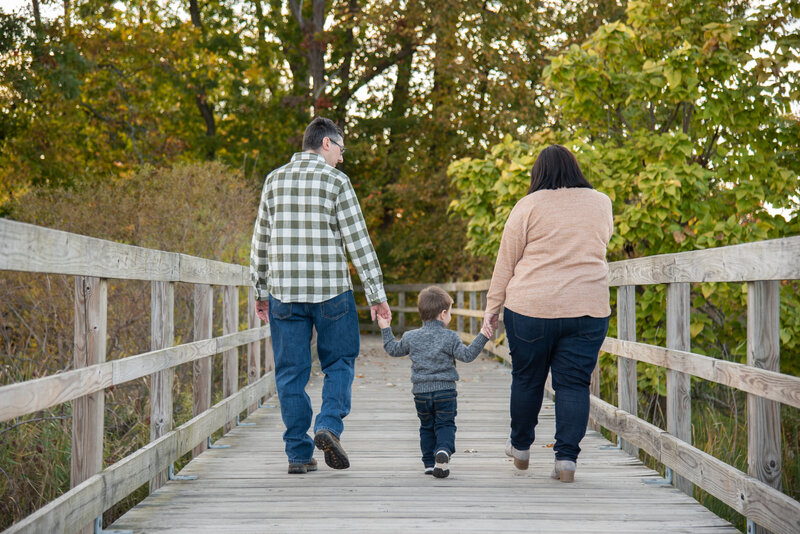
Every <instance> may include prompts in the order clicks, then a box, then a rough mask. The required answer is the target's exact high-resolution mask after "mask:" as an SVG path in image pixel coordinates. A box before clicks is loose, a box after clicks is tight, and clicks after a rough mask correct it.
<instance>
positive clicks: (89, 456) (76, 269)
mask: <svg viewBox="0 0 800 534" xmlns="http://www.w3.org/2000/svg"><path fill="white" fill-rule="evenodd" d="M0 271H21V272H29V273H47V274H57V275H68V276H74V277H75V310H74V317H75V321H74V322H75V343H74V349H75V350H74V354H75V361H74V367H75V368H74V369H72V370H69V371H65V372H61V373H56V374H53V375H49V376H45V377H41V378H36V379H32V380H27V381H24V382H19V383H15V384H9V385H6V386H2V387H0V422H1V421H8V420H10V419H14V418H18V417H22V416H25V415H28V414H32V413H35V412H38V411H40V410H44V409H47V408H50V407H53V406H57V405H59V404H62V403H65V402H72V403H73V410H72V411H73V416H72V420H73V432H72V433H73V435H72V467H71V485H72V489H70V490H69V491H67V492H66V493H64V494H63V495H61V496H60V497H58V498H57V499H55V500H54V501H52V502H50V503H48V504H47V505H45V506H44V507H42V508H40V509H39V510H37V511H36V512H34V513H32V514H30V515H29V516H27V517H25V518H24V519H22V520H21V521H19V522H17V523H15V524H14V525H12V526H11V527H10V529H9V530H8V532H29V531H33V532H78V531H81V532H91V531H92V526H93V525H92V523H93V521H94V520H95V519H96V518H98V516H101V514H102V513H103V512H104V511H106V510H108V509H109V508H110V507H112V506H113V505H114V504H116V503H118V502H119V501H120V500H122V499H123V498H125V497H126V496H127V495H129V494H130V493H132V492H133V491H134V490H136V489H137V488H138V487H139V486H141V485H142V484H143V483H145V482H147V481H148V480H149V481H150V490H151V491H153V490H155V489H156V488H158V487H159V486H161V485H162V484H163V483H164V482H165V481H166V479H167V477H168V473H167V470H168V468H170V469H169V470H170V471H171V467H172V464H173V463H174V462H175V461H176V460H178V459H180V457H181V456H182V455H184V454H186V453H187V452H189V451H193V454H194V455H197V454H201V453H202V452H203V451H204V450H205V449H206V447H207V442H208V441H210V439H211V436H212V434H214V432H217V431H218V430H219V429H220V428H222V429H223V434H224V433H226V432H227V431H229V430H230V428H232V427H233V425H235V424H236V423H238V417H239V414H240V413H241V412H244V411H246V412H247V413H250V412H251V411H252V410H254V409H255V408H256V406H257V403H258V401H259V400H260V399H262V398H265V397H267V396H269V395H271V394H272V393H273V392H274V387H275V386H274V373H273V372H267V374H264V375H263V376H262V365H261V355H262V351H261V348H262V342H264V341H266V345H265V348H266V351H265V352H264V358H265V364H264V366H263V369H264V371H270V369H271V368H272V363H271V344H270V343H269V339H270V330H269V326H268V325H263V324H262V323H261V322H260V321H259V320H258V318H257V317H256V315H255V306H254V301H255V291H254V289H253V288H252V287H250V279H249V270H248V269H247V268H246V267H243V266H241V265H232V264H227V263H223V262H219V261H214V260H206V259H203V258H198V257H194V256H188V255H185V254H178V253H173V252H164V251H159V250H150V249H146V248H141V247H135V246H130V245H124V244H120V243H114V242H111V241H106V240H102V239H96V238H91V237H86V236H81V235H76V234H71V233H68V232H62V231H58V230H51V229H48V228H41V227H38V226H34V225H30V224H24V223H19V222H15V221H10V220H6V219H0ZM108 279H124V280H139V281H145V282H150V284H151V349H152V350H150V351H148V352H144V353H141V354H136V355H131V356H127V357H123V358H119V359H116V360H113V361H105V359H106V343H105V339H106V323H107V293H108V283H107V280H108ZM175 283H189V284H193V285H194V297H193V298H194V317H193V322H194V325H193V326H194V328H193V331H194V341H192V342H188V343H184V344H180V345H174V294H175ZM214 286H220V291H221V292H222V316H223V317H222V324H223V335H221V336H217V337H213V336H212V314H213V309H214V305H213V291H214V289H213V287H214ZM240 287H247V288H248V299H247V300H248V302H247V310H248V312H247V314H248V315H247V323H248V326H249V327H248V329H247V330H239V289H240ZM242 346H247V348H248V350H247V382H248V384H249V385H247V386H246V387H244V388H243V389H241V390H240V389H239V384H238V379H239V372H238V370H239V364H238V357H239V355H238V348H239V347H242ZM215 354H222V389H223V391H222V396H223V397H224V400H222V401H221V402H219V403H217V404H216V405H215V406H213V407H212V406H211V404H210V401H211V398H212V395H211V385H212V383H211V374H212V361H211V360H212V357H213V356H214V355H215ZM189 363H191V364H192V365H193V381H192V392H193V397H194V398H193V415H194V417H193V419H191V420H190V421H188V422H186V423H185V424H183V425H181V426H180V427H178V428H176V429H174V430H173V429H172V409H173V407H172V382H173V374H174V369H175V367H177V366H179V365H183V364H189ZM145 377H149V382H150V384H149V385H150V387H149V390H150V406H151V413H150V425H151V428H150V438H151V441H150V443H149V444H148V445H146V446H145V447H143V448H141V449H139V450H138V451H136V452H134V453H133V454H131V455H129V456H127V457H126V458H124V459H122V460H120V461H119V462H117V463H116V464H114V465H112V466H110V467H107V468H106V469H102V464H103V435H104V431H103V420H104V417H103V412H104V408H103V406H104V390H105V389H106V388H109V387H112V386H117V385H120V384H124V383H127V382H130V381H132V380H137V379H141V378H145Z"/></svg>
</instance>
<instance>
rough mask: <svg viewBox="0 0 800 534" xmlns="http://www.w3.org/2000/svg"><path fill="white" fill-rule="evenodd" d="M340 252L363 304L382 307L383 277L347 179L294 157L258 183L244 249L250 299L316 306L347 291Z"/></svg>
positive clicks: (303, 155)
mask: <svg viewBox="0 0 800 534" xmlns="http://www.w3.org/2000/svg"><path fill="white" fill-rule="evenodd" d="M345 248H346V250H347V252H349V254H350V259H351V260H352V262H353V265H354V266H355V268H356V272H358V276H359V277H360V278H361V283H362V285H363V287H364V291H365V293H366V296H367V301H368V302H369V304H370V305H373V304H378V303H380V302H384V301H385V300H386V293H385V292H384V289H383V273H382V272H381V266H380V264H379V263H378V256H377V255H376V254H375V249H374V248H373V246H372V241H371V240H370V238H369V233H368V232H367V225H366V223H365V222H364V216H363V215H362V213H361V206H360V205H359V204H358V198H356V193H355V191H354V190H353V186H352V184H351V183H350V179H349V178H348V177H347V175H346V174H344V173H343V172H341V171H339V170H337V169H336V168H335V167H331V166H330V165H328V164H327V163H326V162H325V159H324V158H323V157H322V156H320V155H318V154H314V153H310V152H298V153H296V154H294V155H293V156H292V160H291V162H289V163H288V164H286V165H284V166H283V167H280V168H278V169H275V170H274V171H272V172H271V173H270V174H269V175H268V176H267V179H266V181H265V182H264V189H263V192H262V193H261V203H260V205H259V208H258V219H256V225H255V229H254V231H253V241H252V244H251V248H250V275H251V278H252V280H253V284H254V285H255V288H256V298H257V299H258V300H267V299H268V298H269V295H270V294H271V295H272V296H273V297H275V298H276V299H278V300H280V301H282V302H323V301H326V300H328V299H331V298H333V297H335V296H336V295H340V294H341V293H344V292H345V291H349V290H351V289H353V285H352V282H351V281H350V269H349V268H348V265H347V257H346V255H345Z"/></svg>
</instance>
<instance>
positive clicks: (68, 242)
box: [0, 219, 250, 286]
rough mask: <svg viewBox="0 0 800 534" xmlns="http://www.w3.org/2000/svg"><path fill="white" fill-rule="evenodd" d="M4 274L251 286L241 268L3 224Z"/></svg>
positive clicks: (0, 258) (0, 254)
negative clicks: (31, 273) (25, 273)
mask: <svg viewBox="0 0 800 534" xmlns="http://www.w3.org/2000/svg"><path fill="white" fill-rule="evenodd" d="M0 271H22V272H33V273H48V274H65V275H74V276H95V277H98V278H113V279H118V280H144V281H159V282H186V283H191V284H212V285H220V286H223V285H231V286H248V285H249V284H250V270H249V269H248V268H247V267H245V266H242V265H233V264H230V263H223V262H221V261H215V260H207V259H204V258H198V257H196V256H188V255H186V254H180V253H177V252H164V251H161V250H151V249H147V248H142V247H136V246H133V245H124V244H122V243H115V242H113V241H106V240H104V239H97V238H94V237H87V236H83V235H78V234H71V233H69V232H62V231H60V230H52V229H50V228H42V227H41V226H35V225H32V224H26V223H21V222H17V221H11V220H8V219H0Z"/></svg>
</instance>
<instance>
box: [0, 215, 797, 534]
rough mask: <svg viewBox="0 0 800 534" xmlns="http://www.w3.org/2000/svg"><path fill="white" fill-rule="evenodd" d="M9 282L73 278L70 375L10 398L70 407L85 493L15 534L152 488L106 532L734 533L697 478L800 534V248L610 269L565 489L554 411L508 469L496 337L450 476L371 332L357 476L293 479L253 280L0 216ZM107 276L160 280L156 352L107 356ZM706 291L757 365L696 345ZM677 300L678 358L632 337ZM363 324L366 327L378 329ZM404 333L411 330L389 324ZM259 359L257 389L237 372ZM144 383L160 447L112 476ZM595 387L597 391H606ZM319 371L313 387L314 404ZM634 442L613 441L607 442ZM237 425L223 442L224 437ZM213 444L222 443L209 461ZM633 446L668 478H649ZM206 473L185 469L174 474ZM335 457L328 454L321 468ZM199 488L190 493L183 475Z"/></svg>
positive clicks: (349, 427) (30, 406)
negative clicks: (118, 410) (706, 419)
mask: <svg viewBox="0 0 800 534" xmlns="http://www.w3.org/2000/svg"><path fill="white" fill-rule="evenodd" d="M0 271H26V272H39V273H55V274H63V275H71V276H74V277H75V321H74V323H75V344H74V346H75V362H74V368H73V369H72V370H69V371H65V372H61V373H57V374H55V375H52V376H46V377H43V378H37V379H34V380H29V381H26V382H22V383H18V384H11V385H6V386H3V387H0V417H1V419H0V420H2V421H6V420H10V419H14V418H20V417H24V416H25V415H28V414H32V413H36V412H37V411H39V410H43V409H46V408H49V407H52V406H56V405H58V404H61V403H66V402H71V403H72V412H73V435H72V444H73V445H72V446H73V449H72V451H73V453H72V489H71V490H69V491H67V492H66V493H64V494H63V495H61V496H60V497H58V498H57V499H55V500H54V501H52V502H50V503H49V504H47V505H45V506H44V507H42V508H41V509H39V510H38V511H36V512H34V513H33V514H31V515H29V516H28V517H26V518H24V519H22V520H20V521H18V522H17V523H16V524H14V525H13V526H11V527H10V528H9V529H8V530H7V532H42V533H54V532H76V531H89V532H91V531H92V528H95V529H96V530H98V531H99V530H100V528H101V525H100V524H99V523H100V521H96V519H98V518H101V517H102V514H103V512H104V511H106V510H108V509H109V508H111V507H112V506H113V505H114V504H115V503H117V502H119V501H120V500H122V499H123V498H125V497H126V496H127V495H129V494H130V493H132V492H133V491H134V490H136V489H137V488H138V487H139V486H141V485H142V484H146V483H148V482H149V486H150V496H149V497H147V498H146V499H144V500H143V501H142V502H141V503H140V504H139V505H138V506H136V507H134V508H133V509H131V510H130V511H129V512H127V513H126V514H125V515H123V516H122V517H121V518H119V519H118V520H117V521H116V523H115V524H114V525H111V526H109V527H107V528H110V529H115V530H118V531H119V530H128V531H132V532H155V531H162V530H163V531H167V530H169V531H172V532H267V531H270V532H306V531H346V532H406V531H409V530H418V531H423V532H426V531H430V532H432V531H437V532H517V531H520V532H522V531H525V532H530V531H533V532H661V531H667V530H668V531H672V532H735V531H736V530H735V529H734V528H733V527H732V526H731V525H730V524H728V523H726V522H725V521H723V520H721V519H720V518H718V517H717V516H715V515H714V514H712V513H711V512H710V511H708V510H706V509H705V508H703V507H702V506H701V505H700V504H699V503H698V502H697V501H695V500H694V499H693V498H692V497H691V494H692V490H693V486H694V485H696V486H698V487H700V488H702V489H703V490H705V491H707V492H708V493H710V494H712V495H714V496H716V497H717V498H718V499H719V500H721V501H723V502H725V503H726V504H728V505H729V506H731V507H732V508H733V509H735V510H737V511H738V512H739V513H741V514H743V515H744V516H746V517H747V518H748V532H751V531H752V532H756V531H771V532H776V533H797V532H800V503H798V502H797V501H795V500H794V499H792V498H790V497H789V496H787V495H785V494H784V493H783V492H782V491H781V489H780V480H781V477H780V475H781V458H782V452H781V433H780V405H781V404H786V405H789V406H793V407H796V408H799V407H800V378H798V377H795V376H789V375H785V374H781V373H780V372H778V361H779V360H778V358H779V345H780V340H779V327H780V318H779V309H780V307H779V304H780V284H781V281H784V280H796V279H800V237H795V238H788V239H780V240H773V241H764V242H758V243H751V244H745V245H737V246H731V247H720V248H716V249H708V250H702V251H695V252H688V253H680V254H670V255H664V256H655V257H651V258H641V259H636V260H628V261H624V262H617V263H614V264H612V265H611V270H610V275H609V280H610V284H611V285H612V286H615V287H617V300H618V308H617V311H616V313H617V319H618V320H617V322H618V325H619V326H618V332H617V333H616V337H615V338H612V337H609V338H607V340H606V342H605V344H604V345H603V349H602V350H603V351H605V352H607V353H609V354H613V355H616V356H617V357H618V369H619V377H618V385H619V387H618V399H619V402H618V404H619V406H613V405H611V404H609V403H608V402H606V401H604V400H602V399H600V398H598V397H597V396H594V397H593V398H592V409H591V410H592V411H591V417H592V420H591V425H592V428H593V429H594V430H590V431H589V432H588V433H587V437H586V438H585V439H584V441H583V442H582V444H581V446H582V448H583V452H582V454H581V457H580V459H579V464H578V473H577V476H576V481H575V483H574V484H562V483H560V482H557V481H554V480H551V479H550V478H549V472H550V469H551V467H552V461H553V456H552V449H551V448H550V447H548V445H550V446H552V442H553V437H552V435H553V431H554V420H553V407H552V404H547V403H546V404H545V406H544V408H543V414H542V417H541V423H540V426H539V427H538V428H537V441H536V443H535V444H534V447H533V450H532V453H533V454H532V462H531V469H530V470H529V471H527V472H519V471H515V470H514V468H513V466H512V464H511V463H510V462H509V461H508V459H507V458H505V456H504V454H503V448H504V444H505V439H506V437H507V435H508V423H509V421H508V393H509V384H510V380H511V379H510V374H509V372H508V367H507V366H506V365H504V364H503V363H501V360H507V359H508V350H507V348H506V347H505V346H503V345H502V344H494V343H490V344H489V345H487V352H488V353H490V354H491V355H493V356H494V357H495V358H489V357H487V356H484V357H482V358H479V359H478V360H476V361H475V362H473V363H471V364H465V365H460V366H459V372H460V373H461V375H462V382H461V383H460V385H459V415H458V417H457V420H456V422H457V425H458V428H459V430H458V434H457V437H456V449H457V450H456V454H455V455H454V456H453V459H452V463H451V473H452V474H451V476H450V477H449V478H446V479H434V478H433V477H429V476H425V475H423V474H422V464H421V462H420V460H419V450H418V434H417V429H418V426H417V422H416V416H415V413H414V408H413V403H412V402H411V393H410V384H409V382H408V374H409V365H410V364H409V362H408V361H407V359H391V358H389V357H387V356H385V355H384V354H383V352H382V349H381V345H380V341H379V339H378V338H377V337H376V336H374V335H364V336H363V337H362V350H361V356H360V357H359V359H358V361H357V367H356V379H355V382H354V385H353V410H352V413H351V415H350V416H349V417H348V418H347V419H346V421H345V433H344V434H343V436H342V442H343V444H344V446H345V448H346V449H347V450H348V452H349V454H350V457H351V458H350V459H351V468H350V469H348V470H346V471H334V470H331V469H329V468H327V466H325V465H324V463H322V462H321V465H320V469H319V471H317V472H313V473H308V474H306V475H291V476H290V475H287V474H286V466H287V464H286V458H285V455H284V454H283V443H282V440H281V434H282V432H283V428H282V423H281V421H280V414H279V410H278V408H277V398H276V397H275V396H274V395H273V393H274V379H273V373H272V371H271V353H270V343H269V327H268V326H265V325H261V324H259V322H258V320H257V318H256V317H255V315H254V314H253V312H252V310H253V305H252V302H253V298H254V297H253V292H252V290H248V293H247V295H248V297H247V299H248V303H247V310H248V316H247V319H246V321H244V322H246V324H247V329H244V330H242V329H241V328H240V322H241V321H240V319H239V317H238V310H239V294H240V290H246V289H242V288H248V287H249V275H248V272H247V269H246V268H245V267H242V266H237V265H229V264H224V263H220V262H215V261H209V260H204V259H200V258H196V257H190V256H186V255H182V254H176V253H168V252H161V251H154V250H148V249H142V248H138V247H132V246H128V245H121V244H117V243H112V242H108V241H103V240H99V239H94V238H89V237H85V236H80V235H75V234H69V233H65V232H59V231H54V230H49V229H45V228H40V227H36V226H32V225H27V224H22V223H17V222H13V221H8V220H0ZM109 279H133V280H144V281H149V282H150V283H151V284H152V291H151V344H152V347H151V348H152V350H151V351H149V352H146V353H143V354H137V355H131V356H128V357H125V358H121V359H118V360H113V361H105V357H106V346H105V340H106V312H107V294H108V285H107V280H109ZM693 282H727V283H746V284H747V286H748V291H747V297H748V310H747V313H748V327H747V364H737V363H733V362H728V361H723V360H718V359H714V358H709V357H706V356H702V355H699V354H694V353H692V352H691V347H690V334H689V310H690V306H689V294H690V284H691V283H693ZM176 283H189V284H194V328H193V332H194V341H192V342H189V343H184V344H180V345H175V344H174V324H173V314H174V311H173V302H174V287H175V284H176ZM648 284H665V285H666V286H667V346H666V347H657V346H652V345H647V344H642V343H637V342H636V341H635V331H636V328H635V305H636V303H635V291H634V290H635V286H637V285H648ZM441 285H442V286H443V287H444V288H445V289H447V290H449V291H452V292H453V293H454V294H455V295H456V296H457V303H456V308H457V309H454V315H456V316H457V323H456V325H455V328H457V329H458V330H459V332H460V333H461V334H462V337H463V338H464V339H465V340H469V339H471V338H472V335H473V334H472V333H471V332H476V331H477V327H478V325H477V323H478V320H479V318H480V317H481V316H482V312H481V310H482V304H483V302H482V300H483V298H485V291H486V290H487V289H488V282H487V281H483V282H470V283H449V284H441ZM423 287H424V285H421V284H420V285H410V286H388V287H387V291H389V292H390V294H391V295H392V296H391V300H392V304H396V305H394V306H393V311H394V314H395V318H396V319H395V321H394V322H395V324H396V325H397V326H398V327H399V329H403V328H404V327H405V314H406V313H411V312H414V311H415V309H414V308H412V307H407V306H406V297H407V296H411V295H413V293H415V292H417V291H419V290H421V289H422V288H423ZM215 288H217V289H218V290H220V291H221V292H222V301H223V308H222V310H223V311H222V314H223V317H222V322H223V335H222V336H220V337H212V328H211V325H212V317H211V314H212V310H213V300H212V295H213V291H214V289H215ZM369 328H370V325H365V330H368V329H369ZM396 330H397V329H396ZM242 346H246V347H247V351H246V354H247V355H246V358H247V370H248V372H247V376H246V377H243V378H242V379H241V380H240V377H239V376H238V372H237V369H238V361H237V358H238V354H239V350H238V348H239V347H242ZM217 354H221V355H222V356H221V357H222V360H223V380H222V382H223V397H224V398H223V400H222V401H220V402H219V403H217V404H215V405H214V406H211V401H210V399H211V398H212V394H211V393H212V392H211V364H212V358H213V357H214V355H217ZM637 361H640V362H646V363H649V364H654V365H658V366H661V367H663V368H666V369H667V428H665V429H662V428H658V427H655V426H653V425H651V424H649V423H647V422H645V421H643V420H642V419H640V418H638V417H637V413H636V412H637V409H636V398H637V389H636V388H637V386H636V384H637V382H636V362H637ZM185 364H191V365H192V366H193V377H194V378H193V392H194V414H195V416H194V417H193V418H192V419H190V420H189V421H187V422H186V423H184V424H182V425H180V426H178V427H174V426H173V422H172V413H173V406H172V382H173V374H174V368H175V367H177V366H179V365H185ZM691 376H694V377H697V378H700V379H703V380H708V381H712V382H716V383H719V384H723V385H726V386H730V387H734V388H738V389H739V390H741V391H744V392H746V393H747V396H748V464H749V468H748V473H743V472H741V471H739V470H738V469H736V468H734V467H732V466H730V465H728V464H726V463H724V462H723V461H721V460H719V459H717V458H714V457H713V456H710V455H709V454H707V453H705V452H703V451H701V450H699V449H698V448H696V447H694V446H693V445H692V443H691V427H690V424H691V419H690V415H691V413H690V411H691V403H690V400H691V398H690V391H691V388H690V387H689V385H690V382H689V381H690V378H691ZM141 378H148V380H149V386H150V406H151V418H150V419H151V441H150V443H149V444H147V445H146V446H145V447H143V448H141V449H139V450H138V451H136V452H135V453H133V454H131V455H130V456H128V457H126V458H124V459H122V460H120V461H118V462H117V463H115V464H113V465H110V466H107V467H105V468H103V467H102V466H103V460H104V459H103V452H102V451H103V412H104V405H103V403H104V390H105V389H106V388H109V387H112V386H114V385H117V384H123V383H126V382H128V381H131V380H136V379H141ZM593 387H594V388H595V393H596V394H597V393H598V392H599V387H598V381H597V380H595V382H594V384H593ZM320 388H321V377H320V375H319V373H318V372H315V373H314V376H313V378H312V383H311V385H310V387H309V393H310V395H311V397H312V399H313V400H314V401H316V403H317V404H318V402H319V391H320ZM600 427H604V428H606V429H608V430H610V431H611V432H612V433H614V434H615V435H616V436H618V437H619V439H618V446H615V444H613V443H611V442H609V441H607V440H606V439H605V438H603V437H602V435H601V434H600V433H599V432H598V431H597V430H598V429H599V428H600ZM220 429H222V431H223V433H224V435H223V437H222V438H221V439H219V440H218V441H216V442H215V443H213V444H212V443H211V440H210V436H212V434H214V433H215V432H216V431H218V430H220ZM209 445H211V446H212V448H210V449H209V448H208V446H209ZM639 449H641V450H643V451H645V452H646V453H647V454H649V455H650V456H652V457H653V458H654V459H655V460H656V461H657V462H660V463H661V464H662V465H663V466H665V467H666V469H667V478H666V479H665V478H662V477H661V476H660V475H659V473H658V472H656V471H653V470H651V469H649V468H646V467H645V466H644V465H643V464H642V463H641V462H640V461H639V459H638V451H639ZM189 452H192V455H193V459H192V460H191V462H189V463H188V465H186V467H185V468H184V469H183V470H182V471H181V473H180V474H179V475H174V473H173V469H172V466H173V465H174V463H175V462H176V460H178V459H179V458H181V457H182V456H183V455H185V454H187V453H189ZM320 459H321V457H320ZM192 476H194V477H196V478H195V479H184V478H188V477H192Z"/></svg>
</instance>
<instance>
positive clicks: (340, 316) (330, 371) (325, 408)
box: [269, 291, 361, 463]
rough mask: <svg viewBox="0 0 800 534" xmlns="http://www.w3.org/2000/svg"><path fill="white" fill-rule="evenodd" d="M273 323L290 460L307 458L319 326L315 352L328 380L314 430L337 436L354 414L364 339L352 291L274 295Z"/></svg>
mask: <svg viewBox="0 0 800 534" xmlns="http://www.w3.org/2000/svg"><path fill="white" fill-rule="evenodd" d="M269 325H270V332H271V335H272V349H273V353H274V356H275V384H276V386H277V389H278V400H280V403H281V417H282V418H283V423H284V425H286V432H284V434H283V441H284V442H285V443H286V456H288V457H289V462H290V463H307V462H310V461H311V457H312V456H313V454H314V441H313V440H312V438H311V437H310V436H309V435H308V429H309V428H310V426H311V416H312V415H313V412H312V409H311V399H310V398H309V397H308V394H307V393H306V385H307V384H308V379H309V378H310V377H311V331H312V327H314V328H316V329H317V352H318V353H319V363H320V367H321V368H322V372H323V373H324V374H325V380H324V382H323V385H322V407H321V408H320V412H319V414H317V417H316V420H315V421H314V432H315V433H316V432H317V431H319V430H329V431H330V432H331V433H333V434H334V435H335V436H336V437H339V436H341V434H342V430H343V429H344V423H343V422H342V419H344V418H345V416H347V414H348V413H350V394H351V387H352V385H353V375H354V370H355V361H356V357H357V356H358V351H359V348H360V342H361V338H360V336H359V332H358V315H357V313H356V302H355V299H354V298H353V292H352V291H347V292H345V293H342V294H341V295H337V296H336V297H334V298H332V299H330V300H326V301H325V302H319V303H306V302H281V301H280V300H278V299H276V298H274V297H273V296H271V295H270V297H269Z"/></svg>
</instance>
